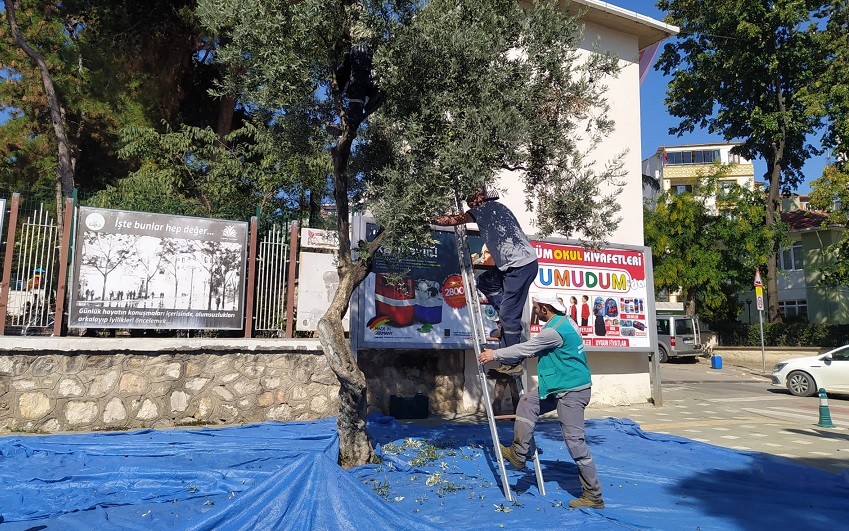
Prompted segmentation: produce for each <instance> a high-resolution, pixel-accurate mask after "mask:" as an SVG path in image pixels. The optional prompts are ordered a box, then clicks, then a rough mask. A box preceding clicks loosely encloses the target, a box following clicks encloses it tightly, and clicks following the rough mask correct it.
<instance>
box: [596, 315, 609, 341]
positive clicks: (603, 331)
mask: <svg viewBox="0 0 849 531" xmlns="http://www.w3.org/2000/svg"><path fill="white" fill-rule="evenodd" d="M595 335H597V336H603V335H607V328H605V326H604V316H602V315H601V312H600V311H598V310H596V312H595Z"/></svg>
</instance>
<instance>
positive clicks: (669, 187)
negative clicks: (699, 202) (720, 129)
mask: <svg viewBox="0 0 849 531" xmlns="http://www.w3.org/2000/svg"><path fill="white" fill-rule="evenodd" d="M737 145H739V144H737V143H727V142H723V143H714V144H684V145H679V146H660V147H659V148H657V152H656V153H655V154H654V155H652V156H651V157H649V158H647V159H645V160H643V174H644V175H648V176H649V177H651V178H653V179H655V181H657V183H658V184H659V185H660V186H659V188H660V191H663V192H667V191H673V192H679V193H683V192H692V191H693V185H694V184H696V182H697V180H698V179H699V178H700V177H705V176H708V175H710V174H711V173H713V171H714V167H713V166H714V164H715V163H716V162H719V163H721V164H725V165H727V166H726V171H727V173H726V174H725V175H724V176H723V177H722V178H721V179H720V181H719V185H718V186H719V187H722V186H724V185H728V184H737V185H739V186H741V187H742V188H746V189H748V190H754V189H755V167H754V164H752V161H750V160H747V159H745V158H743V157H740V156H739V155H733V154H731V149H732V148H734V147H735V146H737ZM657 193H658V192H656V191H655V190H653V189H651V188H648V187H646V188H644V189H643V197H644V199H646V200H647V201H648V202H649V204H652V203H653V202H654V199H655V197H656V195H657ZM707 205H708V207H709V208H714V207H715V206H716V197H715V196H709V197H708V198H707Z"/></svg>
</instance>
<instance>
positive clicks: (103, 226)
mask: <svg viewBox="0 0 849 531" xmlns="http://www.w3.org/2000/svg"><path fill="white" fill-rule="evenodd" d="M76 229H77V230H76V239H75V242H76V244H75V252H74V271H75V277H74V279H73V281H72V282H71V286H72V289H71V302H70V308H69V316H68V319H69V321H68V326H71V327H82V328H158V329H218V330H238V329H241V328H242V327H243V326H244V310H245V309H244V278H245V276H244V273H245V263H246V259H247V235H248V224H247V223H246V222H240V221H224V220H218V219H205V218H192V217H186V216H171V215H164V214H149V213H143V212H127V211H121V210H108V209H101V208H91V207H80V208H79V210H78V218H77V224H76Z"/></svg>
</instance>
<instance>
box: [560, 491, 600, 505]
mask: <svg viewBox="0 0 849 531" xmlns="http://www.w3.org/2000/svg"><path fill="white" fill-rule="evenodd" d="M569 507H572V508H580V507H589V508H590V509H604V500H603V499H601V497H595V496H593V495H591V494H588V493H587V492H586V491H585V492H583V493H582V494H581V497H580V498H575V499H574V500H572V501H570V502H569Z"/></svg>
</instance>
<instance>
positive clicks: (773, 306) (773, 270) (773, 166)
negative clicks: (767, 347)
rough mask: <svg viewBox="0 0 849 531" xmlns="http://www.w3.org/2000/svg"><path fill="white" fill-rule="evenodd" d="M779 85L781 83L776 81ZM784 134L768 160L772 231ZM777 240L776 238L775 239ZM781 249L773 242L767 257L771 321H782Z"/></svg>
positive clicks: (768, 209) (779, 101)
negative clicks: (779, 302) (780, 299)
mask: <svg viewBox="0 0 849 531" xmlns="http://www.w3.org/2000/svg"><path fill="white" fill-rule="evenodd" d="M776 86H777V87H778V86H779V84H778V83H776ZM776 99H777V105H778V110H779V112H782V113H783V112H784V110H785V109H784V95H783V94H782V92H781V89H780V88H779V89H778V91H777V95H776ZM781 133H782V136H781V138H780V139H779V140H778V141H777V142H773V144H772V148H773V149H772V156H773V159H772V160H768V161H767V173H768V178H769V190H768V192H767V198H766V227H767V229H769V230H770V231H772V229H773V228H774V226H775V218H776V212H778V211H779V202H778V201H779V198H778V192H779V190H780V188H781V168H782V167H783V165H784V146H785V136H784V135H785V134H786V129H785V127H784V124H783V123H782V126H781ZM773 242H775V240H773ZM779 252H781V249H779V248H778V247H776V245H775V243H773V248H772V253H770V255H769V257H768V258H767V262H766V263H767V277H768V278H767V286H766V288H767V289H766V291H767V295H768V298H767V304H768V306H767V321H768V322H770V323H780V322H782V318H781V312H779V310H778V253H779Z"/></svg>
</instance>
